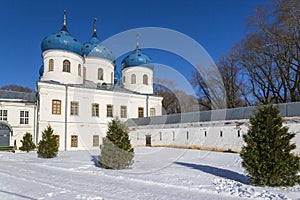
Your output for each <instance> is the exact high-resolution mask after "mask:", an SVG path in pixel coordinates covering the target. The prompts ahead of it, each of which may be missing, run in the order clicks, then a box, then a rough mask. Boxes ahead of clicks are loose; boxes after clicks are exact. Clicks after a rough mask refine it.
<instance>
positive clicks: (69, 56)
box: [41, 50, 84, 84]
mask: <svg viewBox="0 0 300 200" xmlns="http://www.w3.org/2000/svg"><path fill="white" fill-rule="evenodd" d="M43 59H44V73H43V76H42V77H41V80H43V81H45V80H52V81H58V82H60V83H71V84H82V83H83V62H84V60H83V57H81V56H80V55H78V54H76V53H72V52H70V51H63V50H47V51H44V52H43ZM50 59H53V60H54V70H53V71H49V67H48V66H49V60H50ZM64 60H69V61H70V63H71V71H70V73H69V72H63V61H64ZM79 64H80V65H81V76H78V65H79Z"/></svg>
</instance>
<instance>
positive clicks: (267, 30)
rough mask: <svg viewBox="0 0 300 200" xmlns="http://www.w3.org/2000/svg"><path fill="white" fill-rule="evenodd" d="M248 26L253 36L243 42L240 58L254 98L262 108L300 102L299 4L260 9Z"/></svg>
mask: <svg viewBox="0 0 300 200" xmlns="http://www.w3.org/2000/svg"><path fill="white" fill-rule="evenodd" d="M249 24H250V25H251V27H252V32H251V34H249V35H248V36H247V37H246V38H245V39H244V40H243V41H242V42H241V46H240V47H241V48H240V51H239V55H238V56H239V60H240V64H241V65H242V66H243V67H244V68H245V69H246V70H247V72H248V75H249V80H250V84H251V89H252V93H253V95H254V96H255V98H256V99H257V100H258V101H259V102H260V103H263V104H268V103H282V102H294V101H299V100H300V67H299V63H300V2H299V0H288V1H284V0H277V1H274V5H273V7H260V8H257V9H256V14H255V15H254V16H252V17H251V18H250V22H249Z"/></svg>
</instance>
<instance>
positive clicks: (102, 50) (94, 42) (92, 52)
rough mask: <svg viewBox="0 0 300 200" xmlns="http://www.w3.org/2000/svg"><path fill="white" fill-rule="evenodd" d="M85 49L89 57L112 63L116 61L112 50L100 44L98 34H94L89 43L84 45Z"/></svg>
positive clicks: (85, 53)
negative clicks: (103, 59)
mask: <svg viewBox="0 0 300 200" xmlns="http://www.w3.org/2000/svg"><path fill="white" fill-rule="evenodd" d="M83 49H84V55H85V56H87V57H99V58H105V59H108V60H111V61H114V60H115V57H114V55H113V53H112V52H111V50H109V49H107V48H106V47H105V46H103V45H102V44H101V43H100V41H99V39H98V37H97V34H96V33H94V34H93V36H92V38H91V39H90V41H89V42H87V43H85V44H84V45H83Z"/></svg>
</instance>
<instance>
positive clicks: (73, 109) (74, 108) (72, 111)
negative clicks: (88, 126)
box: [70, 101, 79, 116]
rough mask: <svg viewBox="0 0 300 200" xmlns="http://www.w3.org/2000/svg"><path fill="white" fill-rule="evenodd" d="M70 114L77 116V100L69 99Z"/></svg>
mask: <svg viewBox="0 0 300 200" xmlns="http://www.w3.org/2000/svg"><path fill="white" fill-rule="evenodd" d="M70 115H72V116H79V102H78V101H71V103H70Z"/></svg>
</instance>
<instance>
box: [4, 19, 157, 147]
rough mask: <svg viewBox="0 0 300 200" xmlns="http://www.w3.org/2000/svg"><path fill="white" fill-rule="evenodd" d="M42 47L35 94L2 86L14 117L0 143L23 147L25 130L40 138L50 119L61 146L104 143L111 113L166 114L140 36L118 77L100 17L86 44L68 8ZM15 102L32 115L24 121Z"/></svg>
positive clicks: (128, 115) (9, 119)
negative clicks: (12, 93)
mask: <svg viewBox="0 0 300 200" xmlns="http://www.w3.org/2000/svg"><path fill="white" fill-rule="evenodd" d="M41 49H42V58H43V65H42V66H41V68H40V70H39V74H40V79H39V80H38V81H37V86H36V97H35V98H36V99H35V100H34V101H33V102H29V101H28V100H27V99H26V98H23V97H20V98H15V97H14V98H13V100H12V99H9V98H6V96H9V95H8V93H9V92H5V91H3V92H4V93H5V94H3V98H2V100H0V101H2V104H5V105H6V106H2V105H1V107H0V111H1V113H4V114H6V116H9V117H6V118H5V117H4V118H2V119H1V120H0V124H1V126H2V127H3V131H2V130H0V141H2V142H1V144H0V145H2V146H13V145H14V143H16V145H17V146H18V147H19V146H20V145H21V143H20V140H21V139H22V137H23V135H24V134H25V133H26V132H30V133H31V134H32V135H33V136H34V138H35V142H36V143H38V141H39V140H40V139H41V137H42V131H43V130H44V129H45V128H46V127H47V126H48V125H50V126H51V127H52V128H53V130H54V134H55V136H56V137H57V141H58V144H59V150H80V149H99V145H100V144H101V139H102V138H103V137H105V134H106V130H107V124H108V122H109V121H111V119H112V118H115V117H118V118H120V119H121V120H123V121H126V120H127V119H128V118H138V117H140V118H141V117H147V116H155V115H161V113H162V97H158V96H155V95H153V68H154V66H153V61H152V59H151V58H150V57H149V56H147V55H146V54H144V53H143V51H142V50H141V49H140V47H139V43H138V40H137V44H136V49H135V50H133V51H132V52H130V53H129V54H128V55H126V57H125V58H124V59H123V60H122V62H121V66H122V77H119V79H116V78H115V77H116V76H115V70H116V67H117V64H116V62H115V57H114V55H113V53H112V52H111V51H110V50H109V49H107V48H106V47H105V46H103V45H102V44H101V42H100V40H99V38H98V36H97V30H96V21H94V30H93V34H92V37H91V38H90V40H89V41H88V42H86V43H85V44H82V43H80V42H79V41H78V40H77V39H76V38H74V37H73V36H72V35H71V34H70V33H69V31H68V29H67V23H66V14H65V15H64V23H63V26H62V28H61V30H60V31H59V32H58V33H55V34H51V35H49V36H47V37H45V38H44V39H43V40H42V44H41ZM21 96H22V95H21ZM18 101H19V102H18ZM20 102H21V103H23V104H20ZM10 104H13V105H15V107H17V108H16V109H15V110H16V111H15V112H16V113H17V112H20V117H21V115H24V117H25V116H27V118H26V117H25V118H26V119H27V121H26V123H25V122H24V123H25V124H23V123H21V121H20V120H19V117H18V114H19V113H17V114H16V115H15V114H12V113H13V112H14V111H13V110H12V109H10V107H9V105H10ZM24 112H25V113H24ZM21 113H23V114H21ZM24 117H23V118H24ZM5 127H7V128H5ZM16 128H17V129H20V128H21V129H20V130H21V131H15V129H16ZM4 129H5V130H4ZM4 138H6V140H5V139H4ZM15 141H16V142H15Z"/></svg>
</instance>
